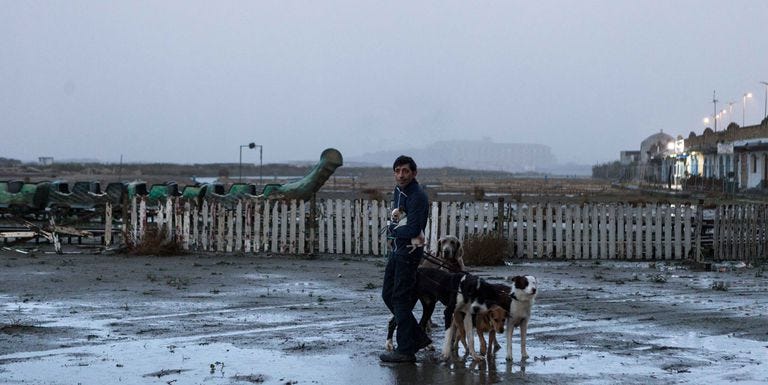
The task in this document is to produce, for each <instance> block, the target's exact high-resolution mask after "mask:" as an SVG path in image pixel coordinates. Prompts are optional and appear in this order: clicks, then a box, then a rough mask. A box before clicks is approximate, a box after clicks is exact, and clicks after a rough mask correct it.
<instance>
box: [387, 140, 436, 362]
mask: <svg viewBox="0 0 768 385" xmlns="http://www.w3.org/2000/svg"><path fill="white" fill-rule="evenodd" d="M392 170H393V171H394V172H395V182H396V183H397V185H396V186H395V192H394V197H393V202H392V203H393V206H394V209H397V210H398V211H399V213H400V214H399V215H400V218H402V217H403V215H405V218H406V220H405V221H404V222H405V224H404V225H401V226H398V225H397V223H392V224H390V225H389V228H388V231H389V238H390V239H392V253H391V254H390V256H389V261H388V262H387V268H386V270H385V271H384V285H383V288H382V290H381V296H382V298H383V299H384V303H385V304H386V305H387V307H388V308H389V311H390V312H392V314H393V315H394V317H395V322H396V323H397V348H396V349H395V350H394V351H392V352H389V353H384V354H382V355H381V356H380V358H381V360H382V361H384V362H414V361H416V355H415V353H416V352H417V351H418V350H419V349H422V348H424V347H426V346H428V345H429V344H431V343H432V341H431V340H430V339H429V337H427V335H426V333H424V330H422V329H421V327H419V324H418V322H416V318H415V317H414V316H413V313H412V311H413V307H414V305H416V300H417V297H416V269H417V268H418V266H419V262H420V261H421V257H422V255H423V254H424V247H423V246H419V247H416V248H414V247H408V246H411V239H412V238H415V237H419V236H420V234H422V232H423V231H424V229H425V228H426V226H427V218H428V217H429V200H428V199H427V194H425V193H424V190H422V189H421V186H419V182H417V181H416V172H417V169H416V162H414V161H413V159H412V158H411V157H409V156H405V155H401V156H399V157H398V158H397V159H395V163H394V164H393V165H392ZM393 222H394V221H393Z"/></svg>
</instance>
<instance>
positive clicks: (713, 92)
mask: <svg viewBox="0 0 768 385" xmlns="http://www.w3.org/2000/svg"><path fill="white" fill-rule="evenodd" d="M712 104H714V108H713V109H712V117H713V118H714V119H715V132H717V99H716V98H715V91H712Z"/></svg>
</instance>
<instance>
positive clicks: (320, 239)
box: [317, 200, 328, 253]
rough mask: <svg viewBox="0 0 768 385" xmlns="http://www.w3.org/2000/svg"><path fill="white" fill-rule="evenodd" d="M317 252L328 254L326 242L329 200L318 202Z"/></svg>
mask: <svg viewBox="0 0 768 385" xmlns="http://www.w3.org/2000/svg"><path fill="white" fill-rule="evenodd" d="M317 207H318V210H317V222H318V226H317V252H318V253H326V252H328V249H327V246H326V244H325V242H326V235H325V231H326V227H327V226H326V222H327V221H328V204H327V200H321V201H320V202H317Z"/></svg>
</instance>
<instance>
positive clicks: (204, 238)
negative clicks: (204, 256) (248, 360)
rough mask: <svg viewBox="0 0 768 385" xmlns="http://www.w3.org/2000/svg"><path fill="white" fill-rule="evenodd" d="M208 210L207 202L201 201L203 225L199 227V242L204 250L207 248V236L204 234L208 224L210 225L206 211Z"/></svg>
mask: <svg viewBox="0 0 768 385" xmlns="http://www.w3.org/2000/svg"><path fill="white" fill-rule="evenodd" d="M209 210H210V208H209V207H208V202H207V201H203V212H202V217H203V226H202V228H201V229H200V241H201V243H202V245H203V250H206V251H207V250H208V236H207V234H206V231H207V230H208V226H210V224H209V222H208V211H209Z"/></svg>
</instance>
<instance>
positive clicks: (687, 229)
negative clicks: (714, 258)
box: [681, 205, 693, 259]
mask: <svg viewBox="0 0 768 385" xmlns="http://www.w3.org/2000/svg"><path fill="white" fill-rule="evenodd" d="M682 215H683V228H682V230H683V253H682V255H681V258H683V259H687V258H689V256H690V255H691V237H692V235H693V234H692V233H691V216H692V215H693V208H692V207H691V205H685V206H683V214H682Z"/></svg>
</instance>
